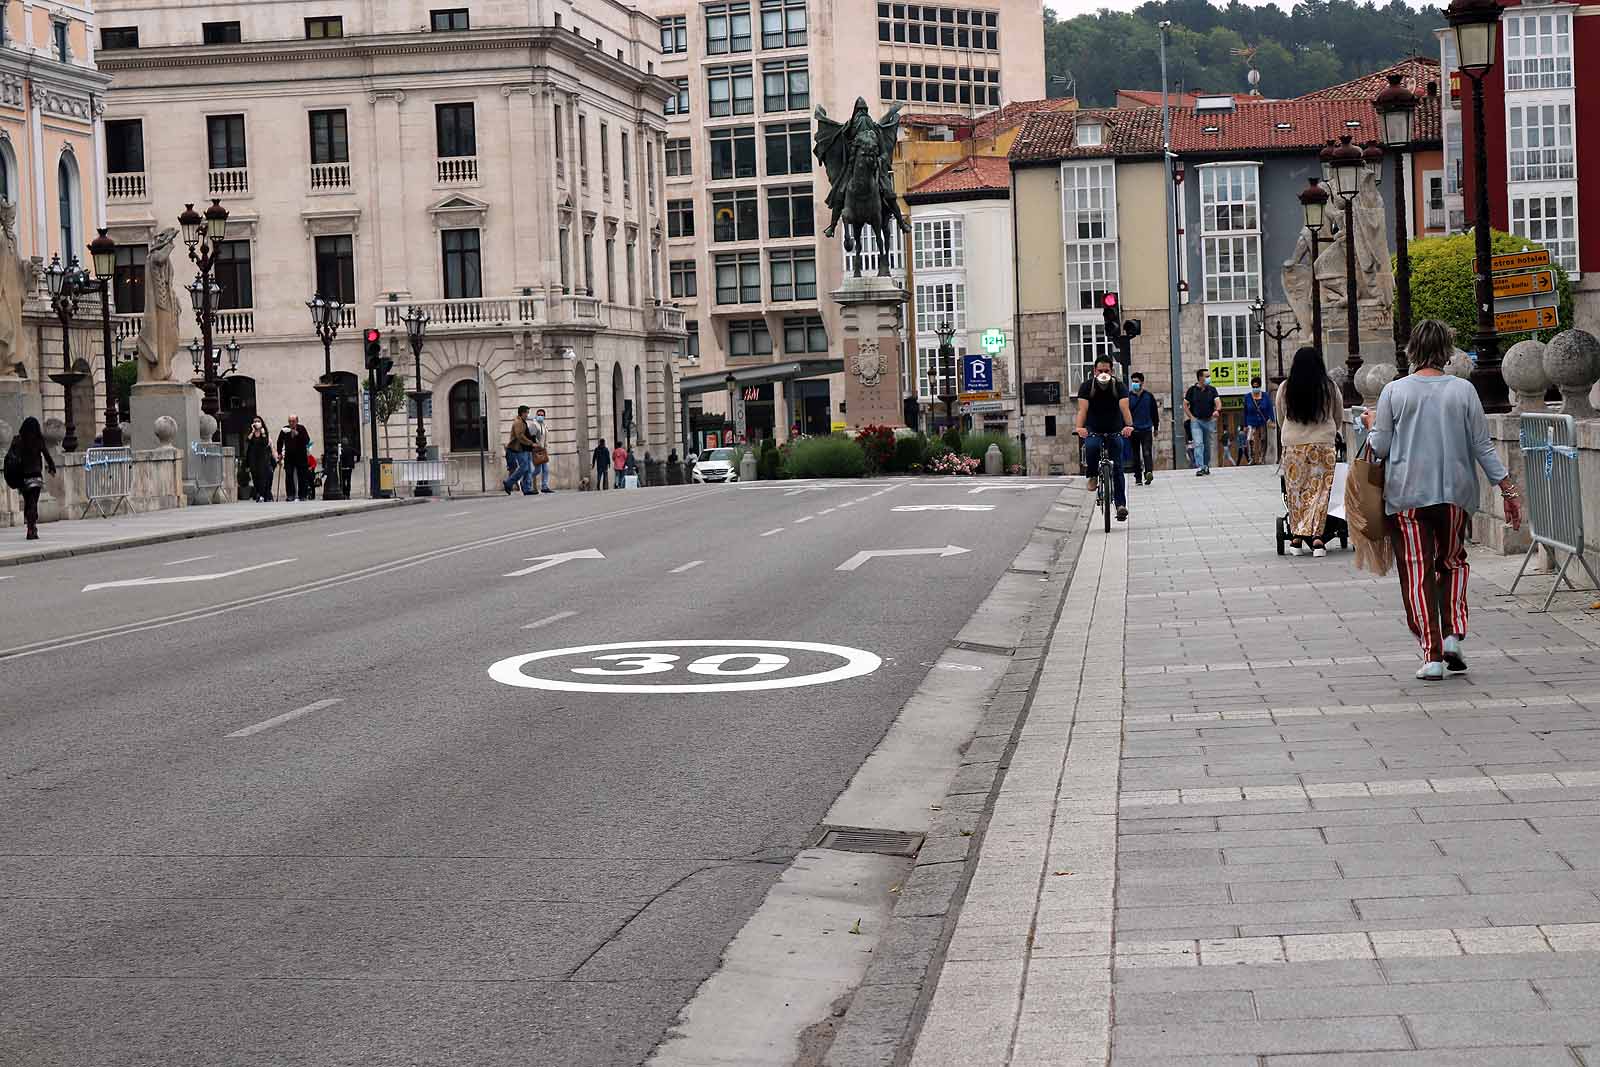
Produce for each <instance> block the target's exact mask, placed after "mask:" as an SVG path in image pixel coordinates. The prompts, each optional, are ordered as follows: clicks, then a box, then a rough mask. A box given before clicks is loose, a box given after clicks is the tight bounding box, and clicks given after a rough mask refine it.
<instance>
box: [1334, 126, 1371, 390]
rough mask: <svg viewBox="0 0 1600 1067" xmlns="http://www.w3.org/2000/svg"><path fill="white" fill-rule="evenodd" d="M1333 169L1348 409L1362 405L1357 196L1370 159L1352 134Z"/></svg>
mask: <svg viewBox="0 0 1600 1067" xmlns="http://www.w3.org/2000/svg"><path fill="white" fill-rule="evenodd" d="M1329 163H1330V165H1331V167H1332V170H1333V191H1334V192H1336V193H1338V194H1339V200H1340V201H1341V202H1342V203H1343V204H1344V312H1345V314H1344V322H1345V360H1344V365H1345V367H1346V369H1348V370H1349V372H1350V373H1349V374H1348V375H1347V376H1346V377H1345V380H1344V402H1345V406H1346V407H1354V406H1356V405H1357V404H1360V403H1361V394H1360V393H1359V392H1357V391H1356V371H1358V370H1360V369H1361V302H1360V300H1358V299H1357V298H1356V297H1357V292H1356V196H1357V195H1358V194H1359V193H1360V192H1361V176H1362V175H1363V174H1364V173H1365V172H1366V169H1367V160H1366V156H1365V154H1364V153H1363V152H1362V150H1361V148H1360V147H1359V146H1358V145H1356V144H1355V143H1354V142H1353V141H1352V139H1351V137H1350V135H1349V134H1345V135H1344V136H1343V137H1341V138H1339V147H1338V148H1335V149H1334V150H1333V157H1332V158H1331V159H1330V160H1329Z"/></svg>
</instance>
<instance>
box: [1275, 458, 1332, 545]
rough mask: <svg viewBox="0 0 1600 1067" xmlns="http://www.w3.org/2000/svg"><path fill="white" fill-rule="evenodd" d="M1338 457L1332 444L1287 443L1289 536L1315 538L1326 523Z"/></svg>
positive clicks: (1285, 492)
mask: <svg viewBox="0 0 1600 1067" xmlns="http://www.w3.org/2000/svg"><path fill="white" fill-rule="evenodd" d="M1336 461H1337V456H1336V455H1335V453H1334V450H1333V446H1332V445H1290V446H1289V447H1288V448H1285V449H1284V450H1283V483H1284V494H1285V496H1286V497H1287V499H1288V501H1289V536H1290V537H1301V538H1310V539H1317V538H1320V537H1321V536H1322V531H1323V528H1324V527H1326V526H1327V524H1328V494H1329V493H1331V492H1333V468H1334V464H1335V463H1336Z"/></svg>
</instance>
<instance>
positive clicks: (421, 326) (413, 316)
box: [401, 304, 431, 345]
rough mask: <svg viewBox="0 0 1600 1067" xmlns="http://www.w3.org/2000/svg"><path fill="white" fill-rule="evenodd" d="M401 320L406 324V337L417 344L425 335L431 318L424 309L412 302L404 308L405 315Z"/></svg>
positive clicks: (413, 343)
mask: <svg viewBox="0 0 1600 1067" xmlns="http://www.w3.org/2000/svg"><path fill="white" fill-rule="evenodd" d="M401 321H402V322H404V323H405V324H406V338H407V339H408V340H409V341H410V342H411V343H412V345H417V344H419V343H420V342H421V341H422V339H423V338H424V337H425V336H426V335H427V332H428V323H429V322H430V321H431V319H430V316H429V315H428V312H427V311H426V310H425V309H423V308H420V307H417V306H416V305H415V304H413V305H412V306H410V307H408V308H406V314H405V317H404V318H403V319H402V320H401Z"/></svg>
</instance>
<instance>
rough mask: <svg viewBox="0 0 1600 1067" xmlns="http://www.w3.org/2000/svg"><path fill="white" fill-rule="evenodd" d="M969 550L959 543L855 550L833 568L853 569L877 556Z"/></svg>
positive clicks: (959, 552)
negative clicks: (930, 546) (933, 546)
mask: <svg viewBox="0 0 1600 1067" xmlns="http://www.w3.org/2000/svg"><path fill="white" fill-rule="evenodd" d="M971 551H972V549H970V548H962V547H961V546H960V545H945V546H944V547H943V548H875V549H869V550H868V551H866V552H857V553H856V554H855V555H853V556H851V557H850V558H849V559H847V560H845V561H844V562H843V563H841V564H839V565H838V566H837V567H835V568H834V570H838V571H853V570H856V569H857V568H859V567H860V566H861V565H862V564H863V563H865V562H867V560H869V559H873V558H874V557H877V556H939V557H941V558H943V557H945V556H960V555H963V554H965V553H967V552H971Z"/></svg>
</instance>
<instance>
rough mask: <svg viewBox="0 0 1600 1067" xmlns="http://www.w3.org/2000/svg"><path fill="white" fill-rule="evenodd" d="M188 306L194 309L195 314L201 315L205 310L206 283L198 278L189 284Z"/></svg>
mask: <svg viewBox="0 0 1600 1067" xmlns="http://www.w3.org/2000/svg"><path fill="white" fill-rule="evenodd" d="M189 304H190V306H192V307H193V308H194V311H195V314H197V315H203V314H205V310H206V283H205V282H203V281H201V280H200V278H199V276H196V277H195V280H194V281H192V282H190V283H189Z"/></svg>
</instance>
